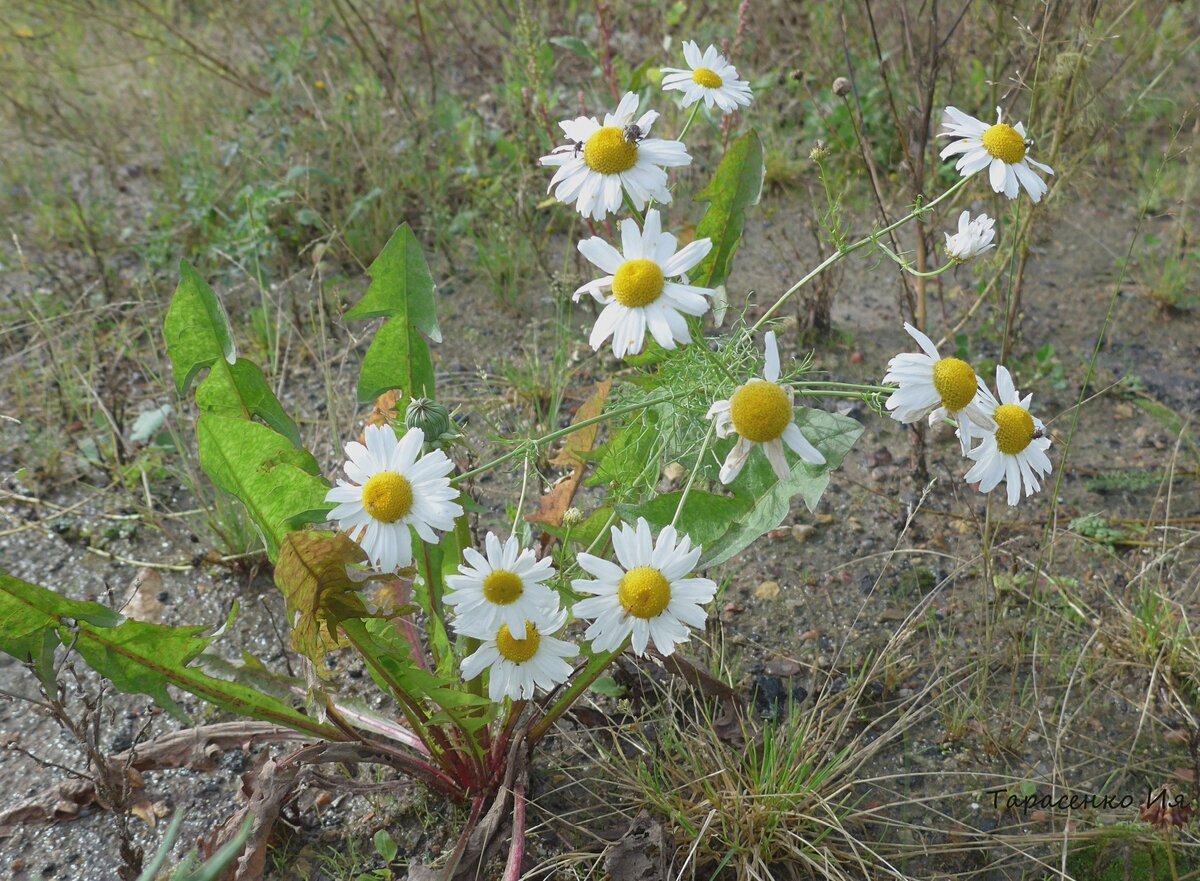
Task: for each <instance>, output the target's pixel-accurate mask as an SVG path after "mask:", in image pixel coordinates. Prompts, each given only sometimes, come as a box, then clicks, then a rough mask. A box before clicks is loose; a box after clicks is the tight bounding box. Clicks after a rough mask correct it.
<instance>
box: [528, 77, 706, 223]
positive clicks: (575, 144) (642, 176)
mask: <svg viewBox="0 0 1200 881" xmlns="http://www.w3.org/2000/svg"><path fill="white" fill-rule="evenodd" d="M637 109H638V97H637V95H635V94H634V93H633V92H626V93H625V97H624V98H622V99H621V103H620V104H618V105H617V109H616V112H614V113H606V114H605V115H604V124H603V125H601V124H600V123H599V122H598V121H597V120H596V118H595V117H592V116H579V117H576V118H575V119H567V120H563V121H562V122H560V123H559V125H560V126H561V127H562V130H563V131H564V132H566V135H567V139H568V140H569V141H570V142H571V143H569V144H567V145H565V146H562V147H558V148H556V149H555V150H554V151H553V152H552V153H550V155H548V156H543V157H542V158H541V159H540V160H539V162H541V164H542V165H557V166H559V168H558V171H556V172H555V173H554V177H553V178H551V180H550V189H551V190H553V191H554V196H555V198H557V199H558V201H560V202H563V203H565V204H567V205H570V204H572V203H573V204H574V205H575V209H576V210H577V211H578V212H579V213H580V214H582V215H583V216H584V217H591V218H593V219H595V220H603V219H604V218H605V217H606V216H607V215H609V214H613V213H616V212H617V211H619V210H620V208H621V202H622V195H621V194H622V192H624V193H628V194H629V199H630V201H631V202H633V205H634V207H635V208H637V209H638V210H639V211H640V210H641V209H642V208H644V207H645V205H646V202H647V201H649V200H650V199H654V200H655V201H657V202H662V203H663V204H666V203H668V202H670V201H671V191H670V190H668V189H667V173H666V172H665V171H663V169H664V168H678V167H680V166H683V165H690V164H691V162H692V157H691V156H689V155H688V152H687V149H686V148H685V147H684V145H683V143H682V142H680V141H667V140H663V139H662V138H651V137H648V135H649V134H650V127H651V126H652V125H653V124H654V120H656V119H658V113H657V112H655V111H653V110H649V111H647V112H645V113H643V114H642V115H641V116H640V117H638V119H637V120H636V121H634V114H636V113H637Z"/></svg>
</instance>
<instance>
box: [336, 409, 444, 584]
mask: <svg viewBox="0 0 1200 881" xmlns="http://www.w3.org/2000/svg"><path fill="white" fill-rule="evenodd" d="M363 435H364V439H365V440H366V445H365V446H364V445H363V444H360V443H358V442H357V441H351V442H350V443H348V444H346V455H347V456H348V457H349V459H348V461H347V462H346V463H345V465H343V466H342V467H343V470H344V471H345V472H346V476H347V477H349V478H350V481H351V482H347V481H345V480H340V479H339V480H338V482H337V486H335V487H334V488H333V489H331V490H330V491H329V492H328V493H327V494H326V495H325V501H327V502H337V503H338V506H337V507H336V508H334V509H333V510H332V511H331V512H330V513H329V519H330V520H336V521H337V524H338V528H339V529H342V530H345V531H346V532H347V533H348V534H349V535H350V537H351V538H352V539H354V540H355V541H357V542H358V543H359V544H360V545H362V549H363V550H364V551H366V553H367V558H368V559H369V560H370V561H371V563H372V565H374V566H375V567H376V568H377V569H379V570H380V571H381V572H394V571H396V570H397V569H399V568H402V567H404V566H408V565H409V564H411V563H412V537H411V536H410V535H409V532H408V528H409V527H410V526H411V527H412V528H413V529H415V530H416V531H417V535H418V536H419V537H420V538H421V540H422V541H427V542H431V543H436V542H437V540H438V537H437V533H435V532H434V530H435V529H441V530H443V531H445V530H448V529H453V528H454V518H455V517H460V516H462V512H463V509H462V507H461V506H459V505H458V504H456V503H455V502H453V501H451V500H452V499H454V498H456V497H457V496H458V490H456V489H454V487H452V486H451V485H450V480H449V478H448V477H446V475H447V474H449V473H450V472H451V471H453V470H454V463H453V462H451V461H450V460H449V459H448V458H447V457H446V454H445V453H443V452H442V451H441V450H434V451H433V452H431V453H429V454H427V455H424V456H422V455H421V446H422V444H424V443H425V434H424V432H422V431H421V429H419V428H410V429H409V430H408V431H407V432H406V433H405V435H404V437H402V438H400V439H399V440H397V439H396V432H395V431H393V430H392V428H391V426H381V425H368V426H367V428H366V430H365V431H364V432H363Z"/></svg>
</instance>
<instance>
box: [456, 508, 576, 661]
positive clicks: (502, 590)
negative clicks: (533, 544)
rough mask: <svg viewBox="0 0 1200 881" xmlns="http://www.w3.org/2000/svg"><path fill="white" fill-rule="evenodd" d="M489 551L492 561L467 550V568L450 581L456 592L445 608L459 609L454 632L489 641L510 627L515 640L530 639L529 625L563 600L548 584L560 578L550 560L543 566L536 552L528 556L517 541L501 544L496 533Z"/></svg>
mask: <svg viewBox="0 0 1200 881" xmlns="http://www.w3.org/2000/svg"><path fill="white" fill-rule="evenodd" d="M484 550H485V551H486V552H487V557H486V558H485V557H484V556H483V554H481V553H479V551H477V550H475V549H474V548H464V549H463V556H464V557H465V558H466V562H465V563H463V564H461V565H460V566H459V567H458V571H459V573H460V574H458V575H447V576H446V584H447V585H448V586H449V587H450V588H451V592H450V593H448V594H446V595H445V597H444V599H443V602H445V603H446V605H448V606H454V607H455V611H456V613H457V617H456V618H455V621H454V629H455V630H456V631H457V632H458V633H461V634H464V635H466V636H474V637H479V638H484V637H487V636H489V635H495V633H496V631H497V630H498V629H499V628H500V625H501V624H504V625H506V626H507V627H508V632H509V633H510V634H511V635H512V636H513V637H515V638H516V639H524V638H525V622H526V621H527V620H529V619H531V618H532V619H534V620H536V619H537V617H538V614H539V612H540V611H541V610H544V609H556V608H557V607H558V594H556V593H555V592H554V591H552V590H551V589H550V588H548V587H546V585H544V584H542V582H543V581H545V580H546V579H547V578H550V577H551V576H552V575H554V567H553V565H552V564H551V561H550V558H549V557H544V558H543V559H541V560H538V559H537V558H535V557H534V554H533V551H532V550H529V549H528V548H526V549H524V550H522V548H521V542H520V540H519V539H518V538H517V537H516V536H515V535H514V536H511V537H510V538H509V539H508V541H506V542H504V544H501V543H500V539H499V538H497V537H496V535H495V533H492V532H489V533H488V534H487V536H486V537H485V538H484Z"/></svg>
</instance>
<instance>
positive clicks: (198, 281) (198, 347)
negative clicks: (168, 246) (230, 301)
mask: <svg viewBox="0 0 1200 881" xmlns="http://www.w3.org/2000/svg"><path fill="white" fill-rule="evenodd" d="M163 336H165V337H166V340H167V354H168V355H170V357H171V367H172V369H173V371H174V374H175V387H176V388H177V389H178V390H179V393H180V394H181V395H182V394H183V393H184V392H186V391H187V388H188V386H189V385H190V384H191V382H192V380H193V379H194V378H195V377H196V374H197V373H199V372H200V371H201V370H203V369H204V368H205V367H210V366H212V364H213V363H214V362H216V361H218V360H224V361H225V362H227V363H229V364H232V363H234V361H236V360H237V355H236V352H235V349H234V346H233V334H232V333H231V332H230V330H229V319H228V318H227V317H226V316H225V310H224V309H223V308H222V307H221V301H220V300H218V299H217V296H216V294H214V293H213V291H212V288H210V287H209V286H208V282H206V281H205V280H204V279H203V278H202V277H201V276H200V273H198V272H196V270H195V269H193V268H192V266H191V264H189V263H187V262H186V261H183V262H181V263H180V264H179V286H178V287H177V288H176V289H175V295H174V296H173V297H172V298H171V306H170V308H168V309H167V316H166V319H165V320H164V321H163Z"/></svg>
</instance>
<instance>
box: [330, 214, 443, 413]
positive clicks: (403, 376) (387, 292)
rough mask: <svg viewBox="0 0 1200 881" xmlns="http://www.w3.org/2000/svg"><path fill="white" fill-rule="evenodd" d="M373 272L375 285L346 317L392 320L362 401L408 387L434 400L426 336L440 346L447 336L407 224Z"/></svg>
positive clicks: (378, 344) (364, 376)
mask: <svg viewBox="0 0 1200 881" xmlns="http://www.w3.org/2000/svg"><path fill="white" fill-rule="evenodd" d="M367 272H368V274H369V275H370V276H371V285H370V287H369V288H367V293H366V295H365V296H364V297H363V298H362V301H361V302H360V303H359V304H358V305H357V306H355V307H354V308H353V309H351V310H350V311H349V312H347V313H346V318H347V319H349V320H351V321H354V320H359V319H365V318H378V317H380V316H382V317H385V318H388V319H391V320H390V321H388V322H387V323H386V324H384V325H383V327H381V328H380V329H379V330H378V331H377V332H376V334H375V340H374V342H372V343H371V348H370V349H369V350H368V351H367V355H366V357H365V358H364V359H363V367H362V372H361V373H360V375H359V379H358V399H359V400H360V401H362V402H364V403H365V402H367V401H371V400H374V399H375V398H377V397H379V396H380V395H381V394H383V393H384V392H386V391H390V390H392V389H402V390H403V391H404V393H405V395H406V396H408V397H420V396H424V397H433V391H434V380H433V360H432V358H431V357H430V355H429V345H428V344H427V343H426V342H425V336H428V337H429V339H431V340H432V341H433V342H435V343H440V342H441V341H442V332H441V329H440V328H439V327H438V321H437V307H436V304H435V302H434V298H433V276H432V275H430V272H429V264H427V263H426V262H425V255H424V254H422V253H421V245H420V243H419V242H417V237H416V236H415V235H413V231H412V229H410V228H409V226H408V224H407V223H405V224H402V225H401V226H400V228H399V229H397V230H396V232H395V233H393V234H392V237H391V238H390V239H389V240H388V243H387V244H386V245H384V247H383V250H382V251H380V253H379V256H378V257H376V258H375V262H373V263H372V264H371V266H370V267H369V268H368V269H367ZM422 334H424V335H425V336H422Z"/></svg>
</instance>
